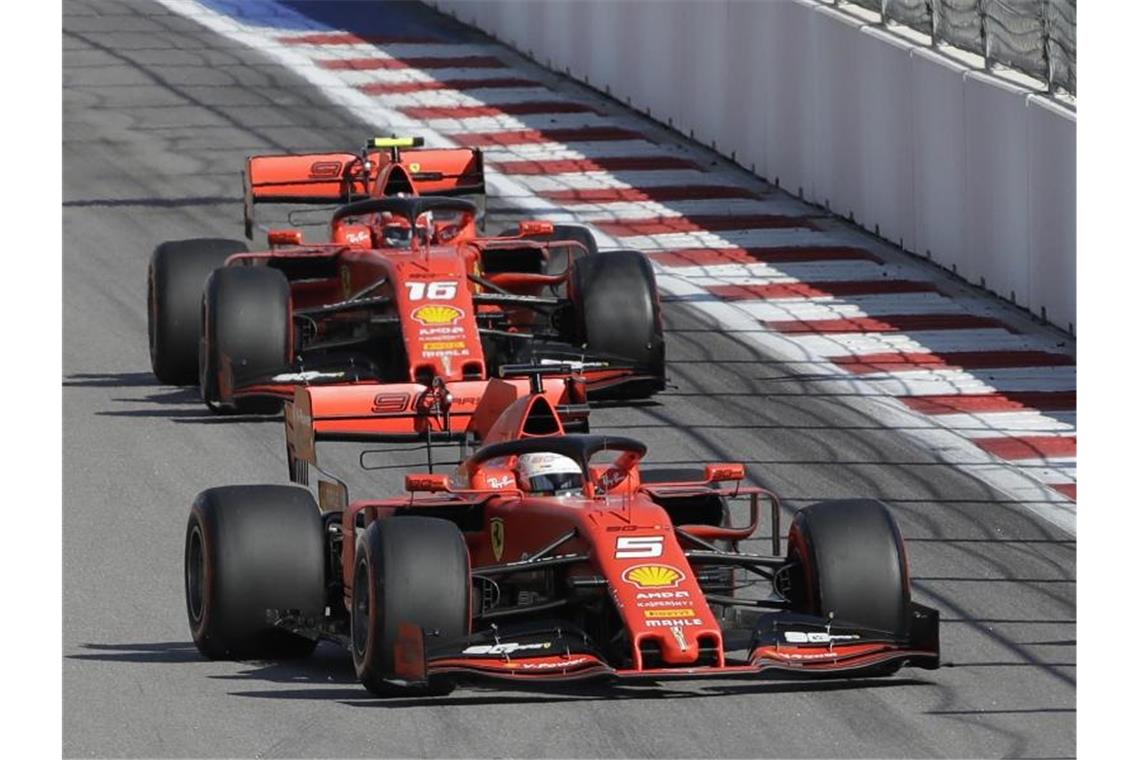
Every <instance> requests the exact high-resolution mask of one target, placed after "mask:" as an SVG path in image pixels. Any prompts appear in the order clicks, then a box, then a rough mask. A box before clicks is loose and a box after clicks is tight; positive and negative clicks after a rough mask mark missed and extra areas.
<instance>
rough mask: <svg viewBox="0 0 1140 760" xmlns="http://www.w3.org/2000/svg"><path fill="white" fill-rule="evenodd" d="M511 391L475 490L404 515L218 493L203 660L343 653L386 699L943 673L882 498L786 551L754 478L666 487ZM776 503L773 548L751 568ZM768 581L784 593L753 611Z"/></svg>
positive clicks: (796, 539)
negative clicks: (751, 547) (764, 517)
mask: <svg viewBox="0 0 1140 760" xmlns="http://www.w3.org/2000/svg"><path fill="white" fill-rule="evenodd" d="M497 382H498V381H493V383H497ZM512 389H513V386H511V388H503V389H501V390H503V391H505V393H504V394H503V395H501V396H500V395H498V394H488V396H487V399H490V398H491V396H492V395H495V396H496V397H498V398H499V399H500V403H502V402H506V401H507V400H508V398H510V397H515V398H514V400H513V401H510V403H509V404H507V406H506V408H505V409H502V410H501V413H498V414H495V410H494V409H492V408H491V407H492V406H493V404H491V403H490V401H489V400H485V401H484V406H483V409H482V410H481V411H483V412H486V413H487V416H486V418H487V419H489V418H490V417H491V416H494V419H495V422H493V423H492V424H491V426H490V428H489V429H488V430H487V431H485V433H484V435H483V439H484V441H485V444H484V445H483V446H482V448H480V449H478V450H477V451H476V452H475V453H474V454H473V455H472V456H470V457H468V458H467V459H466V460H465V461H464V462H463V463H462V465H461V466H460V468H459V470H458V472H457V474H456V475H455V476H454V477H448V476H446V475H442V474H431V473H429V474H419V475H408V476H407V477H406V481H405V485H406V489H407V491H408V493H406V494H404V495H402V496H399V497H397V498H388V499H379V500H373V499H361V500H357V501H352V502H351V503H348V502H347V498H345V499H344V502H343V504H342V505H341V506H339V507H337V508H331V507H332V502H333V501H335V500H326V499H324V498H323V496H324V494H323V493H322V503H323V505H324V509H322V508H319V507H318V505H317V504H316V503H315V502H314V500H313V498H312V497H311V496H310V494H309V492H308V491H306V490H303V489H300V488H297V487H295V486H233V487H223V488H212V489H209V490H207V491H204V492H202V493H201V494H199V495H198V497H197V499H196V500H195V502H194V506H193V508H192V510H191V515H190V520H189V524H188V529H187V536H186V549H185V567H186V595H187V610H188V615H189V621H190V628H191V631H192V633H193V638H194V641H195V643H196V644H197V646H198V648H199V650H200V651H201V652H202V653H203V654H204V655H206V656H207V657H210V658H239V659H240V658H255V659H265V658H275V657H281V656H303V655H305V654H307V653H309V652H311V651H312V649H313V647H314V646H315V645H316V643H317V641H318V640H319V639H327V640H331V641H335V642H338V643H340V644H341V645H343V646H344V647H346V648H348V649H349V650H350V651H351V653H352V658H353V661H354V663H355V668H356V674H357V676H358V677H359V679H360V681H361V682H362V683H363V684H364V685H365V686H366V687H367V688H368V689H369V690H371V691H373V692H375V693H377V694H381V695H388V694H409V693H410V694H425V693H426V694H440V693H446V692H447V691H449V690H450V689H451V688H453V687H454V685H455V684H456V682H457V681H462V680H470V679H483V678H486V679H503V680H506V681H516V682H517V681H548V682H557V681H570V680H578V679H586V678H610V679H616V680H618V681H622V680H634V679H646V680H664V679H673V678H693V677H729V676H739V677H745V676H756V675H758V674H761V673H763V672H766V671H770V670H783V671H790V672H794V673H799V674H811V675H836V674H841V675H849V676H868V675H887V674H890V673H893V672H894V671H895V670H897V669H898V668H899V667H901V666H902V665H907V664H909V665H911V666H914V667H920V668H936V667H938V664H939V638H938V613H937V611H935V610H933V609H930V608H928V607H925V606H922V605H920V604H917V603H915V602H913V601H911V598H910V587H909V578H908V570H907V564H906V552H905V549H904V546H903V542H902V539H901V537H900V535H899V531H898V528H897V527H896V525H895V523H894V521H893V519H892V517H891V515H890V513H889V512H888V511H887V509H886V508H885V507H884V506H883V505H882V504H881V503H879V502H876V501H869V500H844V501H833V502H821V503H818V504H815V505H812V506H809V507H807V508H805V509H803V510H801V511H799V512H798V513H797V514H796V516H795V519H794V522H793V524H792V526H791V530H790V531H789V533H788V541H787V550H786V552H781V551H780V550H779V524H778V520H779V517H778V516H779V508H778V502H777V501H776V499H775V497H774V496H773V495H772V494H770V493H768V492H767V491H764V490H763V489H760V488H750V487H743V486H741V485H740V480H741V479H742V478H743V477H744V468H743V466H741V465H739V464H711V465H707V466H706V467H705V469H704V476H703V478H699V479H697V480H695V481H693V482H651V478H650V477H649V475H650V473H649V472H646V473H643V472H642V471H641V467H640V462H641V459H642V457H643V455H644V454H645V453H646V447H645V446H644V445H643V444H641V443H639V442H637V441H635V440H631V439H629V438H622V437H609V436H598V435H579V434H565V433H564V431H563V429H562V425H561V423H560V420H559V418H558V415H557V413H556V411H555V409H554V408H553V407H552V405H551V404H550V403H549V401H548V399H547V397H546V396H545V395H544V394H543V393H537V394H515V393H514V392H513V390H512ZM299 434H303V433H301V432H300V431H298V430H296V429H295V430H294V431H292V435H299ZM313 462H314V463H315V458H314V460H313ZM326 488H328V489H333V490H335V489H336V488H338V486H336V485H334V484H332V483H323V484H322V485H321V490H322V492H324V491H325V490H326ZM735 499H743V500H746V501H747V502H748V503H749V506H750V516H751V517H750V520H749V524H747V525H740V526H733V525H731V524H730V521H729V519H728V514H729V503H730V502H731V501H733V500H735ZM763 501H769V502H771V505H772V509H771V514H772V519H773V524H772V526H771V528H772V533H773V536H774V544H773V547H772V553H771V554H770V555H763V554H754V553H744V552H740V551H738V543H739V542H740V541H742V540H745V539H747V538H749V537H750V536H752V535H753V534H754V533H755V532H756V531H757V529H758V525H759V522H760V517H761V512H762V511H763V507H762V502H763ZM749 579H752V580H753V581H756V582H759V583H761V584H763V585H764V586H765V587H766V588H767V589H768V591H769V592H770V593H762V594H760V595H748V596H746V595H743V594H741V593H740V589H741V588H743V587H746V586H747V585H748V580H749ZM741 609H743V610H745V611H748V612H750V613H751V614H749V615H747V616H745V615H740V614H733V611H739V610H741ZM742 619H747V620H748V622H747V623H740V622H739V621H740V620H742Z"/></svg>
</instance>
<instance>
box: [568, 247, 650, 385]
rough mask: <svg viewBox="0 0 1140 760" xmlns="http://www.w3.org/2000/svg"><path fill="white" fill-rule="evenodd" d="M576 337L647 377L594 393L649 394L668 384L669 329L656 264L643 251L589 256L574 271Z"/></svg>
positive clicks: (572, 295) (593, 351)
mask: <svg viewBox="0 0 1140 760" xmlns="http://www.w3.org/2000/svg"><path fill="white" fill-rule="evenodd" d="M569 295H570V301H571V303H572V304H573V308H574V312H575V313H574V323H575V335H574V342H575V343H576V344H578V345H582V346H585V349H586V353H587V355H588V356H590V357H591V358H593V357H597V358H602V359H609V360H611V361H614V362H615V363H620V364H622V365H625V366H629V367H632V368H633V370H634V371H635V372H637V373H638V374H639V375H644V376H646V378H645V379H643V380H638V381H630V382H626V383H622V384H620V385H615V386H613V387H611V388H608V389H603V390H600V391H596V392H595V391H591V392H590V396H591V398H592V399H638V398H648V397H649V396H651V395H653V394H654V393H656V392H658V391H661V390H664V388H665V333H664V327H663V325H662V319H661V302H660V298H659V297H658V294H657V279H656V277H655V276H654V274H653V265H652V264H650V263H649V259H647V258H646V257H645V255H644V254H642V253H640V252H639V251H607V252H605V253H599V254H597V255H594V256H583V257H581V258H579V259H577V260H576V261H575V262H574V264H573V269H572V271H571V273H570V293H569Z"/></svg>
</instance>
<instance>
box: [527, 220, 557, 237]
mask: <svg viewBox="0 0 1140 760" xmlns="http://www.w3.org/2000/svg"><path fill="white" fill-rule="evenodd" d="M553 234H554V223H553V222H537V221H526V222H519V235H520V236H521V237H532V236H534V235H553Z"/></svg>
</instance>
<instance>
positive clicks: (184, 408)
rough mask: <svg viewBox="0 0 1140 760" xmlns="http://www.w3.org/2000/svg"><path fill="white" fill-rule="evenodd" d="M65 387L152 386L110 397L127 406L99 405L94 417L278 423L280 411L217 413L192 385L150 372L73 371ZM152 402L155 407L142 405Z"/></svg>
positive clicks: (204, 422)
mask: <svg viewBox="0 0 1140 760" xmlns="http://www.w3.org/2000/svg"><path fill="white" fill-rule="evenodd" d="M63 387H64V388H122V389H130V388H153V389H154V392H153V393H147V394H145V395H139V396H133V397H117V398H112V399H110V400H111V401H113V402H115V403H117V404H124V405H125V404H130V405H133V407H134V408H130V409H100V410H96V411H94V412H93V414H94V415H95V416H97V417H144V418H145V417H160V418H166V419H169V420H171V421H172V422H176V423H179V424H186V423H193V424H197V425H219V424H225V425H232V424H234V423H235V422H254V423H258V422H273V423H277V424H280V422H281V415H280V414H272V415H255V414H218V413H216V412H212V411H210V410H209V409H208V408H207V407H206V406H205V405H204V404H203V403H202V399H201V398H200V397H199V395H198V389H197V388H195V387H193V386H172V385H162V384H161V383H159V382H158V381H157V380H156V379H155V378H154V375H152V374H151V373H149V372H100V373H87V372H81V373H74V374H71V375H67V376H66V377H65V378H64V380H63ZM144 404H147V405H154V406H155V408H149V407H144V406H142V405H144Z"/></svg>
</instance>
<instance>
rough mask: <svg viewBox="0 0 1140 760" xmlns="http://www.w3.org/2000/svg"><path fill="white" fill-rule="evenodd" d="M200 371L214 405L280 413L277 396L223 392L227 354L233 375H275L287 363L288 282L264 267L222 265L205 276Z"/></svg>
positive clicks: (290, 337)
mask: <svg viewBox="0 0 1140 760" xmlns="http://www.w3.org/2000/svg"><path fill="white" fill-rule="evenodd" d="M202 312H203V318H202V339H201V342H200V344H199V360H198V364H199V372H200V376H201V377H200V381H199V384H200V386H201V391H202V400H203V401H205V402H206V403H207V404H208V405H209V406H210V408H211V409H214V410H215V411H222V412H238V413H240V414H276V413H277V412H280V411H281V407H282V401H280V400H279V399H273V398H247V399H233V398H225V397H223V388H222V383H221V380H220V378H221V373H222V371H223V366H222V357H228V359H229V363H230V368H231V371H232V374H231V377H233V376H239V375H245V376H251V375H257V374H259V373H264V374H271V373H274V372H279V371H282V370H284V369H285V368H287V367H288V366H289V365H290V363H291V361H292V353H293V329H292V327H293V325H292V321H293V315H292V305H291V300H290V294H289V282H288V280H286V279H285V275H284V274H282V273H281V272H280V271H279V270H277V269H271V268H269V267H265V266H254V267H222V268H221V269H216V270H214V273H213V274H211V275H210V278H209V279H208V280H207V281H206V292H205V296H204V298H203V301H202Z"/></svg>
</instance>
